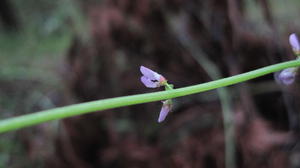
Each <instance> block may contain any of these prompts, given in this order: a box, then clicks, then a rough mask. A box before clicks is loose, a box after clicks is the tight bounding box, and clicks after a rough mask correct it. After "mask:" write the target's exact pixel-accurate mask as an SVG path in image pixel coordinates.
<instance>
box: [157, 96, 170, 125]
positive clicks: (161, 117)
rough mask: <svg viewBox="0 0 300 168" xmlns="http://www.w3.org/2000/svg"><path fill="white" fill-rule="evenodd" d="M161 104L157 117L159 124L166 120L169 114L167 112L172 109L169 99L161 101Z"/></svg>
mask: <svg viewBox="0 0 300 168" xmlns="http://www.w3.org/2000/svg"><path fill="white" fill-rule="evenodd" d="M162 103H163V106H162V108H161V110H160V113H159V117H158V122H159V123H161V122H163V121H164V120H165V119H166V117H167V115H168V114H169V112H170V111H171V109H172V100H171V99H169V100H166V101H163V102H162Z"/></svg>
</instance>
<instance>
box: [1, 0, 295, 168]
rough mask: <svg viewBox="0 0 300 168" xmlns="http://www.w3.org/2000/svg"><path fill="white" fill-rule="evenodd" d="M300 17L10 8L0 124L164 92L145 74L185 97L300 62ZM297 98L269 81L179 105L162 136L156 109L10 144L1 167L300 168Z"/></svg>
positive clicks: (266, 6)
mask: <svg viewBox="0 0 300 168" xmlns="http://www.w3.org/2000/svg"><path fill="white" fill-rule="evenodd" d="M299 16H300V1H299V0H289V1H281V0H272V1H271V0H189V1H187V0H52V1H49V0H38V1H36V0H26V1H22V0H1V1H0V118H1V119H3V118H8V117H13V116H17V115H22V114H27V113H33V112H36V111H40V110H44V109H49V108H54V107H59V106H65V105H69V104H74V103H80V102H87V101H92V100H98V99H103V98H109V97H116V96H124V95H131V94H139V93H146V92H152V91H158V90H160V89H148V88H145V87H144V86H143V84H142V83H141V82H140V79H139V78H140V76H141V74H140V72H139V66H140V65H144V66H146V67H149V68H151V69H153V70H155V71H157V72H159V73H160V74H163V75H164V76H165V77H166V78H167V79H168V81H169V82H170V83H172V84H174V85H175V88H179V87H184V86H188V85H193V84H198V83H203V82H207V81H211V80H214V79H219V78H222V77H227V76H232V75H236V74H239V73H243V72H247V71H250V70H253V69H256V68H260V67H263V66H267V65H270V64H275V63H279V62H282V61H287V60H292V59H295V56H294V55H293V53H292V50H291V47H290V46H289V44H288V36H289V34H291V33H293V32H295V33H297V32H299V30H300V29H299V28H300V22H298V20H299ZM299 86H300V85H299V80H298V81H296V82H295V83H294V84H292V85H290V86H282V85H279V84H277V83H276V82H275V80H274V75H273V74H271V75H267V76H264V77H261V78H258V79H255V80H251V81H249V82H245V83H243V84H238V85H234V86H231V87H228V88H225V89H219V90H218V91H209V92H205V93H201V94H197V95H191V96H186V97H183V98H177V99H174V108H173V113H171V114H170V115H169V116H168V117H167V119H166V121H164V122H163V123H161V124H158V123H157V117H158V113H159V111H160V108H161V103H160V102H156V103H148V104H142V105H136V106H130V107H124V108H118V109H113V110H107V111H103V112H96V113H92V114H86V115H82V116H78V117H72V118H69V119H65V120H62V121H52V122H48V123H44V124H40V125H38V126H34V127H30V128H25V129H21V130H19V131H14V132H10V133H5V134H2V135H0V167H9V168H21V167H22V168H23V167H41V168H44V167H45V168H47V167H52V168H53V167H55V168H65V167H74V168H94V167H104V168H111V167H130V168H138V167H143V168H147V167H149V168H153V167H155V168H160V167H174V168H177V167H178V168H195V167H200V168H222V167H225V165H227V168H234V167H243V168H247V167H249V168H253V167H257V168H260V167H261V168H271V167H272V168H282V167H289V168H299V167H300V146H299V145H300V144H299V142H300V134H299V133H300V127H299V123H300V121H299V107H300V106H299V101H297V100H299V97H300V92H299ZM224 119H225V122H224ZM224 126H225V130H226V131H225V132H224ZM225 139H226V141H225ZM225 148H226V150H225Z"/></svg>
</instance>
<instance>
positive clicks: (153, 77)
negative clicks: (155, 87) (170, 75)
mask: <svg viewBox="0 0 300 168" xmlns="http://www.w3.org/2000/svg"><path fill="white" fill-rule="evenodd" d="M140 71H141V73H142V74H143V75H144V76H145V77H147V78H149V79H150V80H157V81H158V80H159V79H160V77H161V75H160V74H158V73H156V72H154V71H152V70H151V69H149V68H146V67H144V66H141V67H140Z"/></svg>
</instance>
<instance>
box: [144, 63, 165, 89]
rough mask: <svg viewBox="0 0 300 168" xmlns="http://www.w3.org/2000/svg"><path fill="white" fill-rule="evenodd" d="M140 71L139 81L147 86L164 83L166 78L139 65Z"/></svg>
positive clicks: (158, 85)
mask: <svg viewBox="0 0 300 168" xmlns="http://www.w3.org/2000/svg"><path fill="white" fill-rule="evenodd" d="M140 71H141V73H142V74H143V76H142V77H141V81H142V82H143V84H144V85H145V86H146V87H148V88H157V87H160V86H163V85H165V84H166V82H167V80H166V79H165V78H164V77H163V76H162V75H160V74H158V73H157V72H154V71H152V70H151V69H149V68H146V67H144V66H141V67H140Z"/></svg>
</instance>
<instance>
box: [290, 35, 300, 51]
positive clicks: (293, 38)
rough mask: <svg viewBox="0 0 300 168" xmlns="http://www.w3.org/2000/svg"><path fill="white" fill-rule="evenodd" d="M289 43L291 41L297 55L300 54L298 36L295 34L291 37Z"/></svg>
mask: <svg viewBox="0 0 300 168" xmlns="http://www.w3.org/2000/svg"><path fill="white" fill-rule="evenodd" d="M289 41H290V44H291V46H292V48H293V51H294V53H295V54H296V55H298V54H300V44H299V41H298V38H297V35H296V34H295V33H293V34H291V35H290V39H289Z"/></svg>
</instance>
